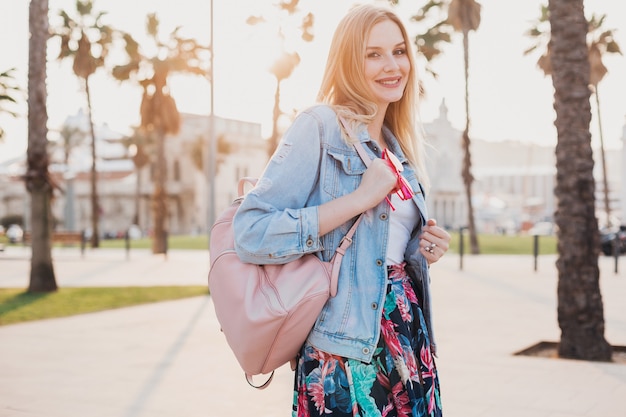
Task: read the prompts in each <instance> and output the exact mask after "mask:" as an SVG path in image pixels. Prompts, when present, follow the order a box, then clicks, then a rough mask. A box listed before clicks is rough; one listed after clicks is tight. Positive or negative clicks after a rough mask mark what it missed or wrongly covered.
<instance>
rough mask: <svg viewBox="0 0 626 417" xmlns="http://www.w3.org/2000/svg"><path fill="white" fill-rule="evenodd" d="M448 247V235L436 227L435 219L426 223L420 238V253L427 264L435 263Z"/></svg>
mask: <svg viewBox="0 0 626 417" xmlns="http://www.w3.org/2000/svg"><path fill="white" fill-rule="evenodd" d="M449 247H450V234H449V233H448V232H446V231H445V230H444V229H442V228H441V227H439V226H437V221H436V220H435V219H429V220H428V221H427V222H426V226H424V228H423V230H422V235H421V236H420V252H421V253H422V255H424V257H425V258H426V260H427V261H428V264H429V265H430V264H432V263H433V262H437V261H438V260H439V259H440V258H441V257H442V256H443V255H444V253H446V252H447V251H448V248H449Z"/></svg>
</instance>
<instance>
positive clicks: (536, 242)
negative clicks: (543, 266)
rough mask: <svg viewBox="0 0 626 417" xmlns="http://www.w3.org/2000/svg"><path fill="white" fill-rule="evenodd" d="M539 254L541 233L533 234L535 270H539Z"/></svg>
mask: <svg viewBox="0 0 626 417" xmlns="http://www.w3.org/2000/svg"><path fill="white" fill-rule="evenodd" d="M538 256H539V235H533V257H534V259H535V272H537V257H538Z"/></svg>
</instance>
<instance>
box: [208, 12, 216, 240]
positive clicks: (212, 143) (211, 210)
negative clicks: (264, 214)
mask: <svg viewBox="0 0 626 417" xmlns="http://www.w3.org/2000/svg"><path fill="white" fill-rule="evenodd" d="M213 24H214V19H213V0H211V40H210V42H209V49H210V50H211V57H210V61H209V65H210V70H209V71H210V76H211V78H210V80H209V82H210V85H211V93H210V104H211V113H210V116H209V147H208V148H209V149H208V154H209V155H208V164H207V169H208V182H209V195H208V199H209V201H208V204H207V236H208V238H209V239H210V237H211V226H212V225H213V223H214V222H215V173H216V169H215V168H216V155H215V154H216V152H217V143H216V140H215V111H214V107H215V99H214V92H215V70H214V68H213V65H214V59H213V58H214V56H215V43H214V42H213V38H214V33H215V32H214V30H213Z"/></svg>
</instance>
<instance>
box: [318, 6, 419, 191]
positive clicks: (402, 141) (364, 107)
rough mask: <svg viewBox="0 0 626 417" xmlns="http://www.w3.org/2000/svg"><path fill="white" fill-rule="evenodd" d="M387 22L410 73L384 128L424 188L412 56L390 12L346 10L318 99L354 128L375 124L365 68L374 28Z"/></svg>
mask: <svg viewBox="0 0 626 417" xmlns="http://www.w3.org/2000/svg"><path fill="white" fill-rule="evenodd" d="M385 20H391V21H392V22H394V23H395V24H396V25H398V28H399V29H400V32H401V33H402V37H403V38H404V42H405V44H406V48H407V55H408V57H409V62H410V64H411V69H410V71H409V74H408V80H407V81H408V82H407V85H406V88H405V90H404V94H403V95H402V98H401V99H400V100H398V101H397V102H394V103H390V104H389V107H388V108H387V112H386V113H385V120H384V123H385V125H386V126H387V127H388V128H389V129H390V130H391V132H393V134H394V135H395V136H396V138H397V139H398V143H399V145H400V148H401V149H402V152H403V153H404V155H405V156H406V157H407V159H408V160H409V163H410V164H411V166H413V167H414V168H415V169H416V171H417V174H418V177H419V180H420V182H421V183H422V185H423V186H424V187H428V184H429V181H428V176H427V174H426V169H425V163H424V140H423V137H422V136H421V135H419V134H418V132H417V130H416V125H417V124H418V123H419V119H418V113H417V105H418V98H419V85H418V80H417V72H416V70H415V56H414V54H413V52H412V48H411V41H410V39H409V37H408V34H407V32H406V29H405V27H404V25H403V24H402V21H401V20H400V18H399V17H398V16H397V15H396V14H395V13H394V12H392V11H391V10H389V9H387V8H384V7H380V6H374V5H369V4H364V5H360V6H356V7H353V8H352V9H350V11H349V12H348V13H347V14H346V16H344V18H343V19H342V20H341V21H340V22H339V25H338V26H337V29H336V30H335V34H334V36H333V39H332V42H331V45H330V51H329V53H328V60H327V62H326V69H325V71H324V77H323V81H322V85H321V87H320V90H319V93H318V96H317V99H318V101H320V102H322V103H326V104H328V105H330V106H331V107H333V108H334V109H335V111H336V112H337V114H338V115H339V116H342V117H344V118H345V119H347V120H348V122H349V123H351V124H352V127H353V128H354V127H355V126H357V125H360V127H362V125H367V124H369V123H370V122H371V121H372V120H373V119H374V117H375V115H376V112H377V111H378V106H377V105H376V100H375V98H374V96H373V94H372V92H371V90H370V88H369V87H368V84H367V80H366V78H365V73H364V65H363V63H364V62H365V55H366V48H367V40H368V37H369V33H370V31H371V29H372V27H373V26H374V25H376V24H378V23H380V22H382V21H385ZM355 130H356V129H355Z"/></svg>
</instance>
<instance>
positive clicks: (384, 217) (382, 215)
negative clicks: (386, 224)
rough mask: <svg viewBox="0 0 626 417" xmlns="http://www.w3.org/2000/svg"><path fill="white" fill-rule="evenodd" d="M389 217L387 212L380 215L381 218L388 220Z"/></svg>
mask: <svg viewBox="0 0 626 417" xmlns="http://www.w3.org/2000/svg"><path fill="white" fill-rule="evenodd" d="M387 217H388V216H387V213H383V214H381V215H380V220H383V221H384V220H387Z"/></svg>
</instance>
